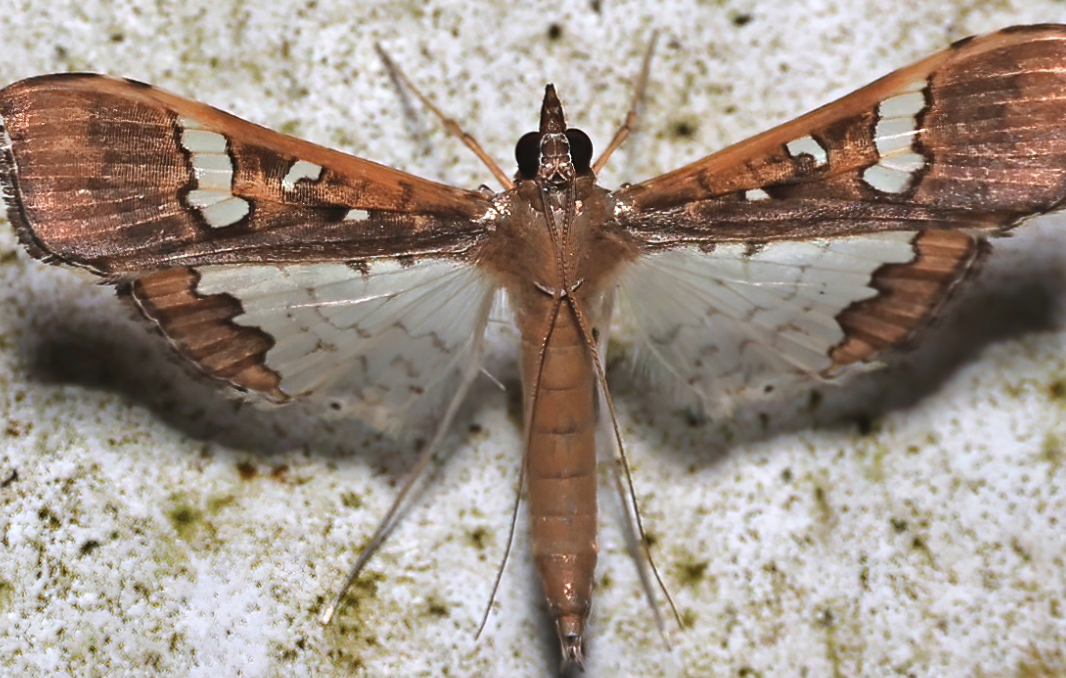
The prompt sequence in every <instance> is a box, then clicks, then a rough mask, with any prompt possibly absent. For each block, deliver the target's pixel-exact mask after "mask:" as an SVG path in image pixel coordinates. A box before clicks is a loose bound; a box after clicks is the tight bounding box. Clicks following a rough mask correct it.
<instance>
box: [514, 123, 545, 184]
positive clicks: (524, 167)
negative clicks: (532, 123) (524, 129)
mask: <svg viewBox="0 0 1066 678" xmlns="http://www.w3.org/2000/svg"><path fill="white" fill-rule="evenodd" d="M514 157H515V160H517V161H518V177H519V178H520V179H536V178H537V170H539V169H540V132H530V133H528V134H523V135H522V138H521V139H519V140H518V143H517V144H515V147H514Z"/></svg>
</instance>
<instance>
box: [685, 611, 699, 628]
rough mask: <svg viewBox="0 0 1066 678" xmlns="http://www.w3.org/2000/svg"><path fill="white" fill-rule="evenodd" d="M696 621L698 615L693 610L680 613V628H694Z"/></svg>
mask: <svg viewBox="0 0 1066 678" xmlns="http://www.w3.org/2000/svg"><path fill="white" fill-rule="evenodd" d="M697 619H699V615H698V614H696V613H695V612H694V611H693V610H685V611H684V612H682V613H681V627H682V628H686V629H691V628H693V627H694V626H696V620H697Z"/></svg>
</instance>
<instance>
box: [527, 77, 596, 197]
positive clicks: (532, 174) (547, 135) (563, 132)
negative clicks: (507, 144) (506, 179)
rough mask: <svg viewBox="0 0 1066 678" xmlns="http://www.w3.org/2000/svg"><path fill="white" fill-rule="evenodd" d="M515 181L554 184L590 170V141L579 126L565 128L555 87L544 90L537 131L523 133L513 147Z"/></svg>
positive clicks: (558, 185)
mask: <svg viewBox="0 0 1066 678" xmlns="http://www.w3.org/2000/svg"><path fill="white" fill-rule="evenodd" d="M514 154H515V159H516V160H518V174H517V175H515V180H516V181H530V180H539V181H544V182H547V183H548V184H551V185H552V186H555V187H562V186H565V185H567V184H569V183H571V182H572V181H573V180H574V179H575V178H576V177H579V176H582V175H587V174H591V173H592V167H591V163H592V140H591V139H589V137H588V135H587V134H585V133H584V132H582V131H581V130H579V129H572V128H571V129H567V127H566V116H565V115H564V114H563V105H562V104H561V103H559V97H558V96H557V95H556V94H555V86H554V85H548V86H547V87H546V88H545V89H544V103H543V104H541V107H540V130H539V131H537V132H530V133H528V134H526V135H523V137H522V138H521V139H519V140H518V143H517V144H516V145H515V149H514Z"/></svg>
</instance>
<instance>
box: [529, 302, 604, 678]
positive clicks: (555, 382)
mask: <svg viewBox="0 0 1066 678" xmlns="http://www.w3.org/2000/svg"><path fill="white" fill-rule="evenodd" d="M536 330H537V331H533V332H529V333H526V332H523V337H522V365H523V385H524V388H525V396H526V397H525V406H526V425H527V427H528V428H527V436H528V441H529V448H528V449H527V450H526V479H527V480H526V482H527V483H528V487H529V513H530V517H531V518H532V523H533V530H532V536H533V554H534V558H535V561H536V565H537V570H538V571H539V572H540V577H541V581H542V583H543V585H544V593H545V595H546V597H547V600H548V608H549V612H550V613H551V615H552V618H553V619H554V620H555V623H556V626H557V628H558V630H559V639H560V641H561V642H562V644H563V654H564V656H565V657H566V658H567V659H570V660H572V661H576V662H578V663H581V662H582V661H583V659H584V654H585V623H586V621H587V619H588V614H589V609H590V607H591V605H592V581H593V574H594V570H595V568H596V553H597V551H598V547H597V543H596V425H597V417H596V397H597V395H596V376H595V371H594V369H593V363H592V355H591V352H590V349H589V347H588V346H587V345H586V343H585V341H584V339H583V338H582V335H581V331H580V329H579V327H578V326H577V323H576V321H575V319H574V314H573V311H572V310H571V309H570V306H569V305H568V303H567V301H566V300H564V301H563V303H562V304H561V305H560V307H559V311H558V315H557V317H556V319H555V326H554V328H553V329H552V331H551V334H550V336H549V337H548V341H547V346H546V347H545V349H544V359H543V366H541V364H540V355H541V346H542V341H543V339H544V334H545V332H546V328H545V326H540V327H538V328H536ZM530 335H534V336H530ZM538 371H539V379H538V376H537V375H538ZM534 385H536V391H535V392H534V391H533V387H534Z"/></svg>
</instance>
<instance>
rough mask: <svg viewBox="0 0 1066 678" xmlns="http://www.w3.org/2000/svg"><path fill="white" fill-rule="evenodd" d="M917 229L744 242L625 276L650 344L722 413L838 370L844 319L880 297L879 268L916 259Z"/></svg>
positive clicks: (658, 258) (657, 258) (635, 268)
mask: <svg viewBox="0 0 1066 678" xmlns="http://www.w3.org/2000/svg"><path fill="white" fill-rule="evenodd" d="M914 237H915V233H912V232H898V231H897V232H888V233H874V234H868V235H863V236H856V237H848V238H834V239H818V240H811V241H803V242H798V241H797V242H775V243H770V244H767V245H764V246H762V247H761V248H760V249H758V250H757V251H756V252H754V253H751V254H749V253H748V247H747V245H746V244H744V243H730V244H724V245H719V246H718V247H716V248H715V249H714V250H713V251H712V252H701V251H699V250H697V249H695V248H692V249H684V250H675V251H671V252H663V253H658V254H652V255H649V256H645V257H641V258H640V259H638V260H637V261H636V262H634V264H633V265H632V267H631V268H630V269H629V270H628V271H627V273H626V275H625V276H624V277H623V280H622V283H621V292H622V299H623V303H624V304H626V305H627V306H628V307H629V310H630V311H631V312H632V313H633V316H634V320H635V321H636V326H637V332H638V333H639V334H641V335H642V339H643V340H644V342H645V345H646V348H647V350H648V352H650V353H651V354H653V355H655V356H656V358H657V359H658V360H654V362H658V363H660V364H661V365H663V366H665V368H666V370H667V371H668V372H669V373H671V374H672V375H673V376H674V377H675V378H677V379H679V380H680V381H681V382H682V383H685V384H687V385H688V386H690V387H691V388H692V389H693V390H694V391H695V392H696V394H697V395H698V396H699V397H700V399H701V400H702V401H703V403H704V405H705V406H706V407H707V408H708V410H709V412H710V413H711V414H712V415H713V416H726V415H728V414H729V413H730V412H731V411H732V406H733V403H734V402H735V400H736V399H737V398H739V397H745V395H746V392H748V391H751V390H754V389H761V388H762V387H763V386H765V385H767V384H769V383H773V382H774V381H776V380H777V378H778V377H779V376H781V375H793V376H794V375H808V376H830V375H825V374H823V373H824V371H825V370H827V369H828V368H830V367H831V366H832V360H831V359H830V357H829V351H830V350H831V349H832V348H833V347H834V346H836V345H837V344H839V343H840V342H841V341H842V340H843V339H844V331H843V329H842V328H841V327H840V324H839V323H838V322H837V320H836V317H837V316H838V315H839V314H840V312H841V311H843V310H844V309H846V308H847V307H848V306H850V305H851V304H853V303H855V302H857V301H861V300H863V299H868V298H870V297H873V296H876V294H877V291H876V290H875V289H874V288H872V287H870V280H871V275H872V274H873V273H874V271H876V270H877V269H878V268H880V267H881V266H883V265H885V264H892V263H906V262H910V261H912V260H913V259H914V257H915V253H914V248H913V245H912V241H913V240H914Z"/></svg>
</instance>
